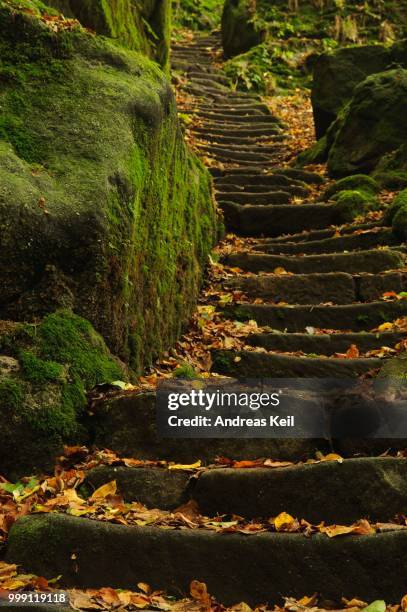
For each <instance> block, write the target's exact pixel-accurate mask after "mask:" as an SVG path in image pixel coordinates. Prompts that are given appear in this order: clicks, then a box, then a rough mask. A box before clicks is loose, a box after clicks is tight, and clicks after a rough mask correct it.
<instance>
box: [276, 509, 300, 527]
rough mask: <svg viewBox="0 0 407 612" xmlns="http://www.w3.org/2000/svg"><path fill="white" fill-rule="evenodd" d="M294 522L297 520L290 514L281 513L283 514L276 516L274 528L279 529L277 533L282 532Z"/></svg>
mask: <svg viewBox="0 0 407 612" xmlns="http://www.w3.org/2000/svg"><path fill="white" fill-rule="evenodd" d="M294 521H295V518H294V517H293V516H291V514H288V513H287V512H281V514H279V515H278V516H276V518H275V519H274V527H275V528H276V529H277V531H282V530H283V529H285V528H287V527H289V526H290V525H292V524H293V523H294Z"/></svg>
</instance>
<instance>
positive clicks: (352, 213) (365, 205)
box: [335, 189, 377, 223]
mask: <svg viewBox="0 0 407 612" xmlns="http://www.w3.org/2000/svg"><path fill="white" fill-rule="evenodd" d="M335 200H336V204H335V208H336V210H337V213H338V221H339V222H340V223H347V222H349V221H353V219H355V217H357V216H359V215H363V214H365V213H367V212H368V211H369V210H373V209H375V208H377V200H376V198H375V197H374V196H372V194H371V193H366V192H364V191H362V190H357V191H356V190H352V189H346V190H344V191H339V192H338V193H337V194H335Z"/></svg>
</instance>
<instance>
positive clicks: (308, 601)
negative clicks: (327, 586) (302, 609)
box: [298, 593, 318, 606]
mask: <svg viewBox="0 0 407 612" xmlns="http://www.w3.org/2000/svg"><path fill="white" fill-rule="evenodd" d="M317 599H318V593H314V594H313V595H311V597H308V596H307V595H305V596H304V597H301V599H299V600H298V603H299V604H300V605H301V606H314V605H315V604H316V601H317Z"/></svg>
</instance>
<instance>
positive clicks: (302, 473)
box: [81, 457, 407, 524]
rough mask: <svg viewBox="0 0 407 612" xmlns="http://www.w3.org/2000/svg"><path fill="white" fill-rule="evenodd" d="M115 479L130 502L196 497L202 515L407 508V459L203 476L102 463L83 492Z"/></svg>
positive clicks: (163, 503) (167, 503)
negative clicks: (103, 464)
mask: <svg viewBox="0 0 407 612" xmlns="http://www.w3.org/2000/svg"><path fill="white" fill-rule="evenodd" d="M112 480H115V481H116V483H117V487H118V492H119V493H120V494H121V495H123V497H124V499H125V501H127V502H133V501H136V502H138V503H142V504H143V505H145V506H147V507H148V508H160V509H162V510H173V509H175V508H178V507H179V506H180V505H181V504H183V503H185V502H186V501H188V500H190V499H193V500H195V501H196V502H197V503H198V505H199V510H200V512H201V514H203V515H204V516H210V517H211V516H216V515H217V514H229V515H232V514H237V515H239V516H243V517H244V518H246V519H253V518H262V519H268V518H270V517H271V516H277V515H278V514H280V512H288V513H289V514H291V515H292V516H295V517H297V518H304V519H306V520H307V521H309V522H311V523H314V524H318V523H320V522H321V521H325V522H326V523H342V524H346V523H348V524H351V523H353V522H354V521H357V520H359V519H360V518H362V517H363V518H369V519H370V520H373V521H390V520H392V519H394V517H395V516H396V515H397V514H404V513H405V511H406V508H407V461H406V460H405V459H402V458H394V457H365V458H356V459H345V460H344V461H343V462H341V463H339V462H338V461H322V462H320V463H314V464H306V465H304V464H299V465H298V464H297V465H292V466H288V467H281V468H248V469H246V468H238V469H231V468H216V469H210V470H208V471H205V472H203V473H201V474H200V476H199V478H194V477H192V478H190V475H189V474H188V472H176V471H169V470H167V469H161V468H131V467H125V466H99V467H97V468H94V469H93V470H91V471H90V472H88V474H87V476H86V481H85V487H82V489H81V493H82V494H85V493H86V494H91V493H93V491H94V490H95V489H97V488H98V487H100V486H102V485H104V484H105V483H107V482H111V481H112ZM361 482H363V489H362V490H361V489H360V483H361ZM83 489H85V491H84V490H83ZM316 499H318V504H316V503H315V500H316Z"/></svg>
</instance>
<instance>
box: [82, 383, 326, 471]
mask: <svg viewBox="0 0 407 612" xmlns="http://www.w3.org/2000/svg"><path fill="white" fill-rule="evenodd" d="M90 427H91V428H92V430H93V432H94V444H95V446H97V447H98V448H110V449H112V450H114V451H115V452H117V453H119V455H121V456H122V457H134V458H136V459H143V460H145V459H153V460H154V459H167V460H171V461H176V462H180V463H183V464H185V463H186V464H190V463H194V462H195V461H197V459H201V460H202V461H203V462H207V463H213V462H214V460H215V458H216V457H219V456H222V457H233V458H234V459H241V460H244V459H257V458H258V457H278V458H279V459H282V460H290V461H296V460H302V459H306V458H310V457H314V455H315V451H316V450H318V449H319V450H323V451H324V452H326V451H327V450H328V448H329V447H328V443H327V442H326V441H324V440H311V439H299V438H295V439H294V438H292V439H282V438H280V439H278V438H274V439H259V438H251V439H245V440H241V439H232V438H224V439H221V438H210V439H201V438H182V439H181V438H163V437H161V436H159V435H158V432H157V426H156V396H155V394H154V393H134V394H131V395H127V396H124V397H117V398H111V399H109V400H107V401H104V402H102V403H100V404H98V406H97V407H96V409H95V410H94V415H93V416H92V417H91V418H90Z"/></svg>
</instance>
